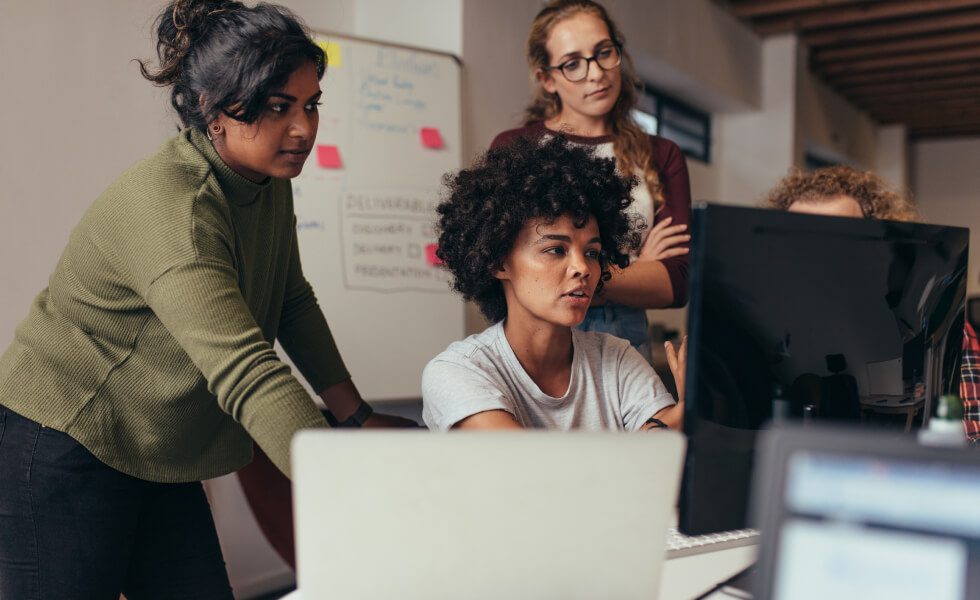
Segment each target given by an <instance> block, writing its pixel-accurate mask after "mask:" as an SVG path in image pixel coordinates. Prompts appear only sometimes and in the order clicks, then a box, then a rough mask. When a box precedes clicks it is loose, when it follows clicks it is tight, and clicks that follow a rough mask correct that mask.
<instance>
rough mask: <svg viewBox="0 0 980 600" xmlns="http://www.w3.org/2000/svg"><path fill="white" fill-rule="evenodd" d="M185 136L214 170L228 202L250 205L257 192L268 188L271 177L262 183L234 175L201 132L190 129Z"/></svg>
mask: <svg viewBox="0 0 980 600" xmlns="http://www.w3.org/2000/svg"><path fill="white" fill-rule="evenodd" d="M187 134H188V139H189V141H190V143H191V144H192V145H193V146H194V147H195V148H196V149H197V150H198V152H200V153H201V155H202V156H204V158H205V159H206V160H207V161H208V163H209V164H210V165H211V168H213V169H214V173H215V176H216V177H217V178H218V183H219V184H220V185H221V191H222V192H224V194H225V198H227V199H228V202H230V203H232V204H237V205H240V206H245V205H248V204H251V203H252V202H255V199H256V198H257V197H258V195H259V192H261V191H262V190H264V189H265V188H266V187H268V186H269V184H270V183H271V182H272V178H271V177H268V178H266V180H265V181H264V182H262V183H255V182H253V181H249V180H248V179H246V178H244V177H242V176H241V175H239V174H238V173H236V172H235V171H234V170H233V169H232V168H231V167H229V166H228V165H227V163H225V161H223V160H221V157H220V156H218V152H217V150H215V149H214V146H212V145H211V140H209V139H208V137H207V136H206V135H205V134H204V133H203V132H201V131H200V130H198V129H197V128H194V127H191V128H189V129H188V130H187Z"/></svg>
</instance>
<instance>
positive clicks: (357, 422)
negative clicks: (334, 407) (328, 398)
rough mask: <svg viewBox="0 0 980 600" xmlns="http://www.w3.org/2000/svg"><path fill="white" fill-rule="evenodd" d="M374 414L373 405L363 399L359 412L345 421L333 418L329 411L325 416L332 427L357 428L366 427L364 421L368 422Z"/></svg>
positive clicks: (326, 411) (324, 413)
mask: <svg viewBox="0 0 980 600" xmlns="http://www.w3.org/2000/svg"><path fill="white" fill-rule="evenodd" d="M372 414H374V409H373V408H371V405H370V404H368V403H367V402H365V401H364V399H363V398H362V399H361V403H360V404H359V405H358V407H357V410H355V411H354V414H352V415H351V416H349V417H347V418H346V419H344V420H343V421H338V420H337V417H335V416H333V413H331V412H330V411H329V410H325V411H323V416H324V417H326V419H327V423H329V424H330V426H331V427H345V428H356V427H360V426H361V425H364V421H367V420H368V417H370V416H371V415H372Z"/></svg>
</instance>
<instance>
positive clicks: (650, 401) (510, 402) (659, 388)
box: [422, 322, 674, 431]
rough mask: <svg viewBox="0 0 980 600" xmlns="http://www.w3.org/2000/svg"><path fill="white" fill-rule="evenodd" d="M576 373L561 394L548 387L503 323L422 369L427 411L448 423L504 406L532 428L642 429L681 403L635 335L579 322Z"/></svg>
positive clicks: (432, 420) (435, 425)
mask: <svg viewBox="0 0 980 600" xmlns="http://www.w3.org/2000/svg"><path fill="white" fill-rule="evenodd" d="M572 346H573V349H574V350H573V358H572V376H571V381H570V383H569V386H568V391H567V392H565V395H564V396H563V397H561V398H553V397H551V396H549V395H547V394H545V393H544V392H542V391H541V390H540V389H539V388H538V386H537V384H535V383H534V381H533V380H532V379H531V377H530V376H529V375H528V374H527V372H526V371H525V370H524V367H522V366H521V363H520V362H519V361H518V360H517V356H516V355H515V354H514V351H513V350H512V349H511V347H510V344H509V343H508V342H507V337H506V336H505V335H504V327H503V322H500V323H497V324H495V325H492V326H490V327H488V328H487V329H486V330H485V331H483V332H482V333H478V334H476V335H471V336H469V337H468V338H466V339H465V340H462V341H459V342H453V343H452V344H451V345H450V346H449V348H447V349H446V350H445V351H444V352H442V353H441V354H439V356H436V357H435V358H434V359H432V360H431V361H430V362H429V364H428V365H426V367H425V370H424V371H423V372H422V402H423V409H422V418H423V419H424V420H425V424H426V425H427V426H428V427H429V429H438V430H447V429H450V428H451V427H452V426H453V425H455V424H456V423H458V422H459V421H461V420H463V419H465V418H466V417H469V416H472V415H475V414H477V413H480V412H484V411H487V410H504V411H507V412H508V413H510V414H511V415H513V416H514V418H515V419H516V420H517V422H518V423H520V424H521V425H522V426H524V427H527V428H535V427H536V428H545V429H558V430H569V429H587V430H624V429H625V430H627V431H637V430H639V429H640V428H641V427H642V426H643V424H644V423H646V420H647V419H649V418H650V417H652V416H653V415H654V414H656V413H657V412H659V411H660V410H661V409H663V408H666V407H668V406H671V405H672V404H674V398H673V396H671V395H670V393H669V392H668V391H667V389H666V388H665V387H664V384H663V383H662V382H661V381H660V378H659V377H657V374H656V372H654V370H653V368H652V367H651V366H650V364H649V363H648V362H646V361H645V360H644V359H643V357H641V356H640V354H639V353H638V352H637V351H636V350H635V349H634V348H633V347H632V346H630V344H629V342H627V341H626V340H622V339H620V338H617V337H613V336H611V335H609V334H606V333H599V332H595V331H579V330H578V329H572Z"/></svg>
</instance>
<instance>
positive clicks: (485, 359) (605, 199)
mask: <svg viewBox="0 0 980 600" xmlns="http://www.w3.org/2000/svg"><path fill="white" fill-rule="evenodd" d="M445 183H446V188H447V191H446V195H445V197H444V199H443V201H442V202H441V203H440V205H439V207H438V212H439V215H440V220H439V251H438V253H439V256H440V257H441V258H442V260H443V261H444V263H445V265H446V267H447V268H448V269H449V270H450V272H451V273H452V276H453V283H452V285H453V288H454V289H455V290H456V291H457V292H459V293H460V294H461V295H462V296H463V297H464V298H466V299H467V300H473V301H475V302H476V303H477V304H478V305H479V306H480V309H481V310H482V311H483V314H484V316H486V318H487V319H488V320H489V321H490V322H491V323H492V325H491V326H490V327H489V328H487V329H486V330H485V331H483V332H482V333H479V334H476V335H472V336H470V337H468V338H467V339H465V340H462V341H459V342H454V343H453V344H451V345H450V346H449V348H448V349H446V350H445V351H444V352H442V353H441V354H439V355H438V356H437V357H436V358H434V359H433V360H432V361H431V362H429V364H428V365H427V366H426V368H425V371H424V372H423V375H422V396H423V405H424V407H423V418H424V420H425V422H426V425H428V426H429V427H430V428H431V429H438V430H447V429H451V428H460V429H521V428H547V429H560V430H567V429H591V430H629V431H637V430H641V429H653V428H663V427H671V428H676V427H679V425H680V423H681V418H682V414H683V397H682V401H681V402H680V403H677V404H675V402H674V398H673V397H672V396H671V395H670V393H669V392H667V390H666V388H665V387H664V385H663V383H661V381H660V379H659V378H658V377H657V375H656V373H655V372H654V370H653V368H652V367H651V366H650V365H649V363H647V362H646V361H645V360H644V359H643V357H642V356H641V355H640V354H639V353H638V352H637V351H636V349H634V348H633V347H632V346H631V345H630V344H629V342H628V341H626V340H623V339H620V338H617V337H614V336H612V335H610V334H606V333H600V332H586V331H581V330H579V329H576V326H577V325H578V324H580V323H581V322H582V320H583V319H584V318H585V315H586V312H587V311H588V309H589V305H590V303H591V301H592V298H593V297H594V296H595V294H597V293H599V292H600V291H601V289H602V286H603V283H604V282H605V281H607V280H608V279H609V277H610V269H611V268H612V267H613V266H618V267H622V266H623V265H625V264H627V263H628V261H629V254H630V253H631V252H632V251H633V250H635V248H636V247H637V245H638V244H639V240H640V235H639V233H638V231H637V230H638V229H639V228H641V227H642V225H641V224H639V223H638V221H637V220H636V218H635V217H633V216H631V215H630V213H629V212H628V210H627V209H628V208H629V206H630V203H631V199H630V190H631V189H632V188H633V186H634V185H635V183H636V182H635V180H632V179H624V178H622V177H620V176H619V175H617V171H616V164H615V162H614V160H612V159H600V158H596V157H594V156H593V155H592V153H591V152H590V151H589V150H587V149H585V148H582V147H580V146H574V145H571V144H569V143H568V141H567V140H566V139H564V138H563V137H561V136H555V137H553V138H551V139H550V140H548V141H545V142H543V143H542V142H541V141H539V140H528V139H517V140H514V141H513V143H511V144H508V145H506V146H502V147H499V148H495V149H491V150H490V151H489V152H487V153H486V154H485V155H483V156H482V157H480V158H479V159H478V160H477V162H476V163H475V164H474V165H473V166H472V167H470V168H468V169H463V170H461V171H459V172H458V173H455V174H453V175H447V176H446V181H445ZM684 354H685V353H684V349H683V346H682V348H681V352H680V358H679V357H678V354H677V353H675V352H674V350H673V348H672V347H668V356H669V359H670V360H669V362H670V365H671V370H672V371H675V377H679V381H678V389H681V390H683V367H684V365H683V356H684Z"/></svg>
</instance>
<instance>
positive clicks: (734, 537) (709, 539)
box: [667, 527, 759, 558]
mask: <svg viewBox="0 0 980 600" xmlns="http://www.w3.org/2000/svg"><path fill="white" fill-rule="evenodd" d="M758 543H759V532H758V531H756V530H755V529H735V530H732V531H720V532H718V533H708V534H705V535H684V534H683V533H681V532H679V531H677V528H676V527H670V528H669V529H667V558H679V557H681V556H688V555H690V554H700V553H702V552H714V551H715V550H724V549H726V548H735V547H736V546H748V545H749V544H758Z"/></svg>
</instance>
